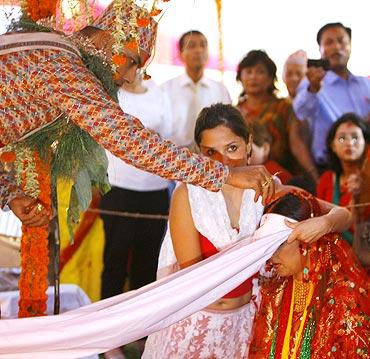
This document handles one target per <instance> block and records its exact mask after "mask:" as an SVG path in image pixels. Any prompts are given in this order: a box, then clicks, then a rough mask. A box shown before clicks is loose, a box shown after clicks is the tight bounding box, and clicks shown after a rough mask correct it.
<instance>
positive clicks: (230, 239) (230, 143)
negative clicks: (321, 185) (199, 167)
mask: <svg viewBox="0 0 370 359" xmlns="http://www.w3.org/2000/svg"><path fill="white" fill-rule="evenodd" d="M195 142H196V143H197V145H198V146H199V148H200V151H201V153H202V154H203V155H204V156H207V157H210V158H212V159H214V160H217V161H220V162H222V163H224V164H227V165H228V166H230V167H233V168H237V167H240V166H246V165H247V164H248V162H249V158H250V154H251V148H252V137H251V135H250V133H249V131H248V128H247V126H246V124H245V121H244V119H243V117H242V115H241V113H240V112H239V111H238V110H237V109H236V108H234V107H232V106H231V105H223V104H216V105H213V106H211V107H207V108H204V109H203V110H202V111H201V113H200V115H199V116H198V119H197V122H196V126H195ZM276 186H277V193H279V191H281V190H282V189H286V187H285V186H282V185H280V184H278V183H277V184H276ZM254 197H255V192H254V191H253V190H249V189H248V190H239V189H236V188H233V187H231V186H224V187H223V189H222V190H221V191H220V192H217V193H213V192H210V191H207V190H203V189H200V188H198V187H196V186H191V185H181V184H180V185H179V186H178V187H177V188H176V190H175V191H174V194H173V197H172V203H171V209H170V218H169V231H168V232H167V235H166V237H165V239H164V242H163V244H162V248H161V252H160V256H159V264H158V273H157V275H158V277H159V278H160V277H163V276H166V275H168V274H170V273H172V272H174V271H176V270H179V269H182V268H186V267H189V266H191V265H192V264H195V263H198V262H200V261H202V260H203V259H206V258H208V257H210V256H213V255H215V254H216V253H218V252H220V251H222V250H223V249H225V248H227V247H228V246H230V245H232V244H233V243H235V242H238V241H239V240H241V239H242V238H245V237H247V236H251V235H253V234H254V232H255V230H256V229H257V227H258V225H259V222H260V219H261V216H262V213H263V206H262V204H261V201H260V200H258V201H257V202H255V201H254ZM320 204H321V203H320ZM321 207H322V211H323V213H327V214H326V215H325V216H322V217H318V218H311V219H308V220H307V221H303V222H301V223H292V224H291V226H292V228H293V227H294V228H293V231H292V234H291V235H290V239H289V240H294V239H300V240H303V241H306V242H310V241H312V240H315V239H317V238H320V237H321V236H322V235H324V234H326V233H328V232H329V231H331V230H341V229H343V228H346V227H347V226H348V225H349V223H350V219H351V215H350V212H349V211H347V210H346V209H341V208H334V206H331V205H328V204H326V203H322V206H321ZM321 207H320V208H321ZM343 226H344V227H343ZM210 280H212V278H210ZM256 285H257V283H256V280H254V281H253V280H252V279H246V281H245V282H243V283H242V284H240V285H239V286H238V287H237V288H234V290H232V291H231V292H230V293H227V294H225V295H224V296H223V297H222V298H215V302H214V303H212V304H211V305H209V306H208V307H207V308H204V309H203V310H201V311H199V312H197V313H194V314H193V315H191V316H190V317H187V318H185V319H183V320H181V321H179V322H178V323H176V324H174V325H171V326H169V327H168V328H166V329H165V330H162V331H159V332H157V333H154V334H152V335H150V336H149V338H148V340H147V344H146V348H145V352H144V355H143V358H150V359H162V358H167V359H171V358H172V359H180V358H188V359H198V358H199V359H200V358H215V359H224V358H233V359H238V358H246V357H247V355H248V345H249V335H250V330H251V325H252V321H253V317H254V313H255V310H256V300H255V295H256V294H258V288H257V287H256Z"/></svg>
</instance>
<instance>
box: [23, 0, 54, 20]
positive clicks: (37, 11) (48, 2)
mask: <svg viewBox="0 0 370 359" xmlns="http://www.w3.org/2000/svg"><path fill="white" fill-rule="evenodd" d="M56 7H57V0H27V13H28V15H29V16H30V17H31V19H32V20H33V21H38V20H40V19H44V18H47V17H51V16H55V14H56Z"/></svg>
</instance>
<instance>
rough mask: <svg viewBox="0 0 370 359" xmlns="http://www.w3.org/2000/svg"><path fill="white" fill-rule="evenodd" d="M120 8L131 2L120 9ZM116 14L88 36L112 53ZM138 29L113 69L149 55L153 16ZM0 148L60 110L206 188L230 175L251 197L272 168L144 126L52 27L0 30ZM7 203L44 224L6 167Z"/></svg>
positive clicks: (150, 167)
mask: <svg viewBox="0 0 370 359" xmlns="http://www.w3.org/2000/svg"><path fill="white" fill-rule="evenodd" d="M125 11H126V16H128V15H129V13H130V11H131V10H130V9H125ZM115 16H116V14H114V8H113V6H110V7H108V9H107V10H106V12H105V13H104V14H103V16H102V17H101V18H100V19H99V20H98V21H97V22H96V23H95V26H96V27H97V28H99V29H100V30H99V31H98V35H99V36H96V32H94V33H93V36H92V37H91V42H92V43H93V45H95V47H96V48H98V50H102V51H103V52H105V55H106V58H107V59H108V60H109V58H111V56H112V55H111V52H112V43H113V39H112V37H111V35H110V32H111V31H112V29H114V24H115V21H114V20H115ZM151 24H152V26H148V27H146V28H144V29H142V30H141V31H139V35H140V39H139V47H140V51H137V52H135V51H132V50H130V49H129V48H127V47H126V48H125V49H124V57H125V61H123V64H122V66H120V67H119V68H118V73H119V77H120V78H122V79H123V80H124V81H132V80H133V78H134V76H135V73H136V70H137V68H138V67H141V66H142V65H143V64H144V62H145V61H146V60H147V59H148V57H149V55H150V53H151V50H152V45H153V42H154V38H155V30H156V26H155V25H154V21H151ZM0 61H1V64H2V71H1V74H0V101H1V104H0V113H1V115H0V149H1V147H4V146H6V145H8V144H13V143H15V142H17V141H20V140H21V139H23V138H25V137H27V136H28V135H29V134H30V133H32V132H35V131H37V130H38V129H40V128H43V127H45V126H47V125H48V124H50V123H52V122H54V121H58V118H59V117H60V116H63V115H64V116H66V117H67V118H68V120H69V121H71V122H73V123H74V124H76V125H77V126H78V127H80V128H81V129H83V130H85V131H86V132H87V133H88V134H89V135H90V136H91V137H92V138H93V139H94V140H95V141H96V142H98V143H99V144H100V145H101V146H103V147H104V148H106V149H107V150H109V151H110V152H112V153H113V154H114V155H115V156H117V157H120V158H121V159H123V160H124V161H125V162H127V163H129V164H132V165H134V166H136V167H138V168H140V169H144V170H147V171H149V172H152V173H155V174H157V175H159V176H162V177H166V178H169V179H174V180H179V181H184V182H188V183H192V184H194V185H199V186H202V187H204V188H207V189H209V190H212V191H217V190H219V189H220V188H221V187H222V186H223V184H225V183H228V184H231V185H234V186H236V187H242V188H253V189H255V190H256V197H257V196H258V195H262V196H263V199H264V200H267V199H268V198H269V197H271V196H272V194H273V192H274V184H273V181H272V179H271V175H270V174H269V173H268V172H267V170H266V169H265V168H264V167H262V166H258V167H249V168H248V167H244V168H241V169H238V170H234V169H229V168H227V167H226V166H224V165H222V164H221V163H219V162H216V161H211V160H209V159H207V158H203V157H200V156H198V155H195V154H191V153H190V152H189V151H188V150H187V149H184V148H183V149H179V148H177V147H176V146H175V145H174V144H172V143H171V142H170V141H166V140H164V139H162V138H161V137H160V136H159V135H158V134H156V133H155V132H153V131H151V130H149V129H146V128H144V127H143V125H142V124H141V123H140V121H139V120H138V119H136V118H133V117H132V116H130V115H128V114H125V113H123V112H122V110H121V109H120V107H119V105H118V104H117V103H115V102H114V101H113V100H112V99H111V98H110V97H109V96H108V94H107V93H106V91H105V90H104V88H103V87H102V84H101V83H100V82H99V81H98V79H97V78H96V77H95V76H94V75H93V74H92V73H91V72H90V71H89V70H88V69H87V68H86V66H85V65H84V63H83V61H82V59H81V57H80V52H79V50H78V49H77V47H76V46H75V45H74V44H73V42H72V41H70V39H68V38H66V37H64V36H61V35H59V34H57V33H53V32H51V33H45V32H31V33H24V32H22V33H9V34H6V35H3V36H0ZM6 204H9V206H10V208H11V209H12V210H13V212H14V213H15V214H16V215H17V216H18V217H19V218H20V219H21V220H22V222H23V223H24V224H26V225H29V226H37V225H42V224H45V223H46V222H47V221H48V214H47V213H46V212H45V210H40V206H36V205H34V204H33V202H32V199H31V198H29V197H27V196H25V195H24V194H23V193H22V191H21V190H20V189H19V188H18V187H17V186H16V184H15V183H14V179H13V177H12V176H11V174H9V173H7V172H5V171H4V170H2V169H1V162H0V207H3V206H4V205H6Z"/></svg>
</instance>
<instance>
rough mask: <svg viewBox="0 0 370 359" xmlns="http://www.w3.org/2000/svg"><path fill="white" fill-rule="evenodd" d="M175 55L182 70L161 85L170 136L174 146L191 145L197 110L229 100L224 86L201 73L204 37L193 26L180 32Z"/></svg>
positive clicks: (205, 56) (204, 61) (205, 45)
mask: <svg viewBox="0 0 370 359" xmlns="http://www.w3.org/2000/svg"><path fill="white" fill-rule="evenodd" d="M179 55H180V58H181V60H182V62H183V63H184V66H185V73H184V74H182V75H180V76H178V77H175V78H173V79H170V80H169V81H167V82H165V83H164V84H162V85H161V87H162V89H163V90H164V91H165V92H166V93H167V94H168V95H169V97H170V101H171V108H172V113H173V116H174V123H175V131H174V135H173V137H172V139H173V141H174V142H175V143H176V144H177V145H178V146H187V147H189V146H191V144H192V143H193V136H194V127H195V121H196V119H197V116H198V114H199V112H200V111H201V110H202V109H203V108H204V107H208V106H210V105H212V104H214V103H217V102H221V103H224V104H230V103H231V98H230V95H229V92H228V91H227V89H226V87H225V86H224V85H223V84H222V83H221V82H217V81H214V80H211V79H209V78H207V77H206V76H204V70H205V66H206V64H207V62H208V43H207V39H206V37H205V36H204V35H203V34H202V33H201V32H199V31H196V30H193V31H189V32H186V33H185V34H183V35H182V36H181V38H180V40H179Z"/></svg>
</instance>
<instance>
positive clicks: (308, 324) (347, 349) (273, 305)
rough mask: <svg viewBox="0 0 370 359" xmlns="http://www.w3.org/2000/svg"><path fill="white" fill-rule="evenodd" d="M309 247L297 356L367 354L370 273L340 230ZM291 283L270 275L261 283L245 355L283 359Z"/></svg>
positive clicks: (369, 323)
mask: <svg viewBox="0 0 370 359" xmlns="http://www.w3.org/2000/svg"><path fill="white" fill-rule="evenodd" d="M308 250H309V253H310V263H311V266H310V268H311V269H310V272H309V275H308V280H309V281H311V283H312V285H313V288H314V292H313V296H312V300H311V302H310V303H309V306H308V310H307V311H308V313H309V314H308V316H307V317H306V320H305V323H304V328H305V330H304V333H305V335H306V334H307V337H303V339H302V340H301V342H300V344H299V347H298V354H297V358H310V359H312V358H314V359H316V358H317V359H323V358H329V357H330V358H369V353H370V346H369V343H370V299H369V295H370V284H369V277H368V276H367V275H366V273H365V271H364V270H363V269H362V267H361V266H360V265H359V263H358V262H357V260H356V258H355V256H354V255H353V253H352V250H351V248H349V246H348V244H347V243H346V242H345V241H343V240H342V239H340V238H339V235H338V234H335V233H332V234H329V235H327V236H324V237H322V238H321V239H320V240H319V241H317V242H316V243H314V244H313V245H312V246H311V248H310V249H308ZM291 283H292V277H288V278H283V279H282V278H279V277H277V276H273V277H272V278H270V279H267V280H266V281H265V282H264V283H263V284H262V288H261V293H262V301H261V306H260V310H259V312H258V313H257V315H256V318H255V321H254V327H253V332H252V336H253V339H252V343H251V346H250V353H249V358H251V359H257V358H258V359H260V358H261V359H262V358H270V359H272V358H274V359H275V358H282V356H281V352H282V347H283V341H284V336H285V332H286V330H287V311H288V309H287V308H289V305H290V302H291V297H292V289H291ZM304 346H305V347H304ZM307 346H308V347H307Z"/></svg>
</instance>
